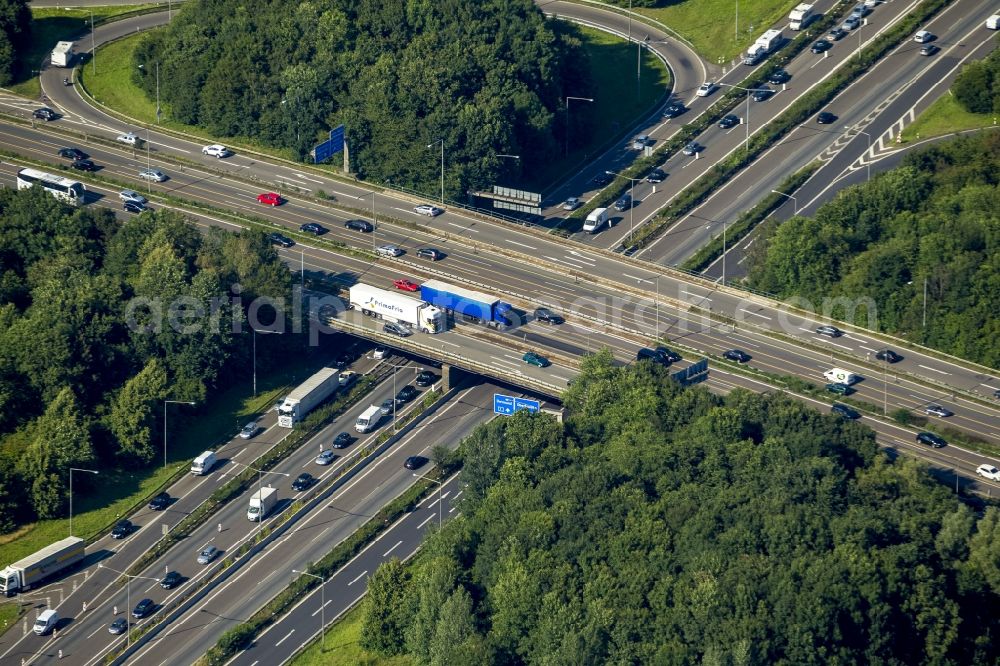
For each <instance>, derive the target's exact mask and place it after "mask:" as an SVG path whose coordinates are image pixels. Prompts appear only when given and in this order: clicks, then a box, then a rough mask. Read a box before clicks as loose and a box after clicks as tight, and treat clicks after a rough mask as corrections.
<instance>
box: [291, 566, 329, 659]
mask: <svg viewBox="0 0 1000 666" xmlns="http://www.w3.org/2000/svg"><path fill="white" fill-rule="evenodd" d="M292 573H297V574H300V575H302V576H311V577H312V578H315V579H316V580H318V581H321V582H320V584H319V598H320V601H319V603H320V606H319V612H320V616H319V618H320V619H319V622H320V625H319V635H320V642H321V644H322V645H321V647H320V652H326V578H323V577H322V576H317V575H316V574H311V573H309V572H308V571H299V570H298V569H292Z"/></svg>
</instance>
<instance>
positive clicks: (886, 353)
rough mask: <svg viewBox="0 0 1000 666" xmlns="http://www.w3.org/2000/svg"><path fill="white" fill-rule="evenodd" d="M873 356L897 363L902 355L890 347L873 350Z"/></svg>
mask: <svg viewBox="0 0 1000 666" xmlns="http://www.w3.org/2000/svg"><path fill="white" fill-rule="evenodd" d="M875 358H876V359H877V360H879V361H885V362H886V363H898V362H899V361H902V360H903V357H902V356H900V355H899V354H897V353H896V352H894V351H892V350H891V349H883V350H881V351H877V352H875Z"/></svg>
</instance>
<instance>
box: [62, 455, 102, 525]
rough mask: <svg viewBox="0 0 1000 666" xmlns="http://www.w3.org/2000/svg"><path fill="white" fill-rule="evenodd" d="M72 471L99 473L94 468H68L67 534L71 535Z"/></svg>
mask: <svg viewBox="0 0 1000 666" xmlns="http://www.w3.org/2000/svg"><path fill="white" fill-rule="evenodd" d="M73 472H87V473H88V474H99V472H98V471H97V470H94V469H81V468H79V467H70V468H69V535H70V536H73Z"/></svg>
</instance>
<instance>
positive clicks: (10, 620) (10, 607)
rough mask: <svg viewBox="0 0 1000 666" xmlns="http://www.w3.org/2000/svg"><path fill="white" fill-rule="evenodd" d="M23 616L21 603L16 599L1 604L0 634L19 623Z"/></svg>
mask: <svg viewBox="0 0 1000 666" xmlns="http://www.w3.org/2000/svg"><path fill="white" fill-rule="evenodd" d="M20 615H21V602H20V601H16V600H14V599H11V600H8V601H7V603H5V604H0V632H5V631H7V629H8V627H10V626H11V625H12V624H14V623H15V622H17V618H18V617H20Z"/></svg>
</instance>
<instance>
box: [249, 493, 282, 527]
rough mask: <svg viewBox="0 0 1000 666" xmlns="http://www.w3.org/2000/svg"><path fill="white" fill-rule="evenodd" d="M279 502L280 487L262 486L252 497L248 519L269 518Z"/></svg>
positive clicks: (255, 520)
mask: <svg viewBox="0 0 1000 666" xmlns="http://www.w3.org/2000/svg"><path fill="white" fill-rule="evenodd" d="M277 503H278V489H277V488H271V487H270V486H268V487H267V488H261V489H260V490H258V491H257V492H255V493H254V494H253V495H252V496H251V497H250V506H249V507H247V520H252V521H254V522H257V521H258V520H263V519H264V518H267V514H269V513H271V509H273V508H274V505H275V504H277Z"/></svg>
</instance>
